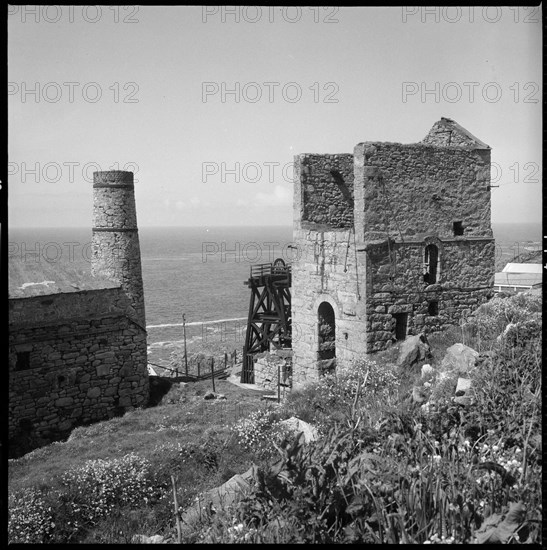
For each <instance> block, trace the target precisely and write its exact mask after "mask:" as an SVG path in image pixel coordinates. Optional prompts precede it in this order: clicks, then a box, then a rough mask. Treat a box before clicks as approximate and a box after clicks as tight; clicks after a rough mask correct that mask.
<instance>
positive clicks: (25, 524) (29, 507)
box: [8, 488, 55, 544]
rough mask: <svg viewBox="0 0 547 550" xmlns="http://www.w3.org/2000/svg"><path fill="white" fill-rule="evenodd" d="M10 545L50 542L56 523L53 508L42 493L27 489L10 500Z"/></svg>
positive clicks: (10, 497) (18, 492)
mask: <svg viewBox="0 0 547 550" xmlns="http://www.w3.org/2000/svg"><path fill="white" fill-rule="evenodd" d="M8 506H9V513H8V543H9V544H17V543H23V544H32V543H45V542H48V541H49V539H50V537H51V534H52V532H53V529H54V528H55V523H54V521H53V513H52V509H51V506H49V505H48V503H47V499H46V498H45V497H44V495H43V494H42V492H41V491H38V490H37V489H34V488H25V489H21V490H19V491H17V492H16V493H13V494H10V495H9V498H8Z"/></svg>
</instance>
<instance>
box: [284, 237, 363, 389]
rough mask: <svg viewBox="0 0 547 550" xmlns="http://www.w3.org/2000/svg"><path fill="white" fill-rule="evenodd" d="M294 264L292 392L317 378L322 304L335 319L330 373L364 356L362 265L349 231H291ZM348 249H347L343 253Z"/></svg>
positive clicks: (359, 253) (360, 256) (292, 289)
mask: <svg viewBox="0 0 547 550" xmlns="http://www.w3.org/2000/svg"><path fill="white" fill-rule="evenodd" d="M293 240H294V242H295V243H297V246H298V249H299V250H298V252H299V253H298V261H295V262H293V264H292V288H291V293H292V299H291V314H292V349H293V352H294V365H295V366H294V369H293V383H294V385H295V387H297V386H299V385H301V384H303V383H304V382H305V381H306V380H313V379H316V378H317V377H318V376H319V373H320V369H319V368H318V352H319V337H318V309H319V306H320V304H321V303H322V302H328V303H329V304H330V305H331V306H332V308H333V310H334V316H335V327H336V332H335V346H336V368H337V369H338V370H342V369H345V368H349V367H350V366H351V361H352V360H353V359H354V358H355V357H356V356H358V355H360V354H364V353H365V352H366V342H365V328H366V317H365V283H366V281H365V273H366V269H365V262H366V256H365V254H364V253H361V252H358V251H357V250H358V246H356V243H355V241H354V232H353V229H352V228H350V229H347V230H344V229H338V230H332V231H316V230H311V229H299V230H297V229H295V231H294V232H293ZM348 243H349V247H348Z"/></svg>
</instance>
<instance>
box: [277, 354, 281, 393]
mask: <svg viewBox="0 0 547 550" xmlns="http://www.w3.org/2000/svg"><path fill="white" fill-rule="evenodd" d="M277 402H278V403H281V362H280V361H278V362H277Z"/></svg>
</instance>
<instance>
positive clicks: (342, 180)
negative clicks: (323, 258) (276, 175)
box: [295, 154, 353, 227]
mask: <svg viewBox="0 0 547 550" xmlns="http://www.w3.org/2000/svg"><path fill="white" fill-rule="evenodd" d="M295 173H297V174H298V176H297V177H298V178H299V181H300V182H301V185H299V186H298V190H297V191H298V198H297V202H298V204H299V205H300V207H301V210H300V211H299V212H298V216H299V219H300V221H301V222H303V223H304V224H306V223H307V224H309V225H310V226H313V224H319V225H328V226H329V227H352V226H353V155H349V154H344V155H309V154H305V155H297V156H296V157H295ZM297 208H298V207H297Z"/></svg>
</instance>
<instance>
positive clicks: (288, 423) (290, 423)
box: [280, 416, 318, 443]
mask: <svg viewBox="0 0 547 550" xmlns="http://www.w3.org/2000/svg"><path fill="white" fill-rule="evenodd" d="M280 424H281V425H283V426H285V427H287V428H288V429H289V430H291V431H293V432H295V433H300V432H301V433H303V434H304V441H305V442H306V443H309V442H310V441H315V440H316V439H317V437H318V434H317V430H316V429H315V428H314V427H313V426H312V425H311V424H308V423H307V422H304V421H303V420H300V418H296V416H291V418H288V419H287V420H282V421H281V422H280Z"/></svg>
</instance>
